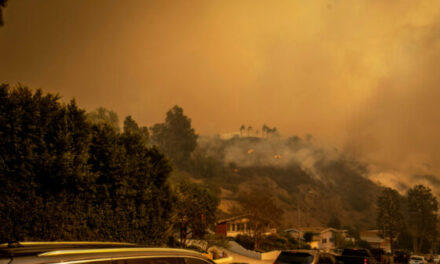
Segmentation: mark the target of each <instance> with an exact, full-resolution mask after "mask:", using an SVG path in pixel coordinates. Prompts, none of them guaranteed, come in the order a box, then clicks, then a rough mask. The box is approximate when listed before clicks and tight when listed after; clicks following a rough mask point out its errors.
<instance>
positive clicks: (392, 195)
mask: <svg viewBox="0 0 440 264" xmlns="http://www.w3.org/2000/svg"><path fill="white" fill-rule="evenodd" d="M403 222H404V220H403V215H402V212H401V210H400V195H399V193H398V192H397V191H396V190H394V189H392V188H385V189H384V190H383V191H382V194H381V195H380V196H379V197H378V199H377V227H378V229H379V231H380V233H381V235H382V236H383V237H384V238H388V239H389V240H390V245H391V252H394V243H395V239H396V238H397V236H398V234H399V232H400V230H402V227H403Z"/></svg>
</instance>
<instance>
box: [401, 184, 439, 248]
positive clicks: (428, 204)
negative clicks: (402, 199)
mask: <svg viewBox="0 0 440 264" xmlns="http://www.w3.org/2000/svg"><path fill="white" fill-rule="evenodd" d="M407 199H408V216H409V219H408V222H409V223H408V224H409V228H410V229H411V230H412V231H413V250H414V252H416V253H419V252H421V250H422V248H423V247H424V243H427V242H430V241H432V240H433V239H434V238H435V237H436V235H437V222H438V220H437V210H438V202H437V198H435V196H434V195H433V194H432V192H431V189H430V188H429V187H425V186H423V185H416V186H414V187H413V188H411V189H409V190H408V192H407Z"/></svg>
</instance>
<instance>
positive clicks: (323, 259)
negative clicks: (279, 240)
mask: <svg viewBox="0 0 440 264" xmlns="http://www.w3.org/2000/svg"><path fill="white" fill-rule="evenodd" d="M274 264H336V258H335V256H333V255H332V254H329V253H324V252H319V251H317V250H283V251H281V253H280V255H278V258H277V259H276V260H275V263H274Z"/></svg>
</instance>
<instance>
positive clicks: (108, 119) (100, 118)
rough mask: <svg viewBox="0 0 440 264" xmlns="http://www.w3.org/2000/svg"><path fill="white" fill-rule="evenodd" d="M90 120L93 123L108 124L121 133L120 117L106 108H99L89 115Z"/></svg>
mask: <svg viewBox="0 0 440 264" xmlns="http://www.w3.org/2000/svg"><path fill="white" fill-rule="evenodd" d="M87 117H88V119H89V120H91V121H92V122H93V123H107V124H109V125H110V126H112V127H113V129H115V130H116V131H117V132H119V117H118V114H116V112H114V111H112V110H108V109H106V108H104V107H98V108H97V109H96V110H94V111H92V112H89V113H88V114H87Z"/></svg>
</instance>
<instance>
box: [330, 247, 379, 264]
mask: <svg viewBox="0 0 440 264" xmlns="http://www.w3.org/2000/svg"><path fill="white" fill-rule="evenodd" d="M337 261H338V263H340V264H376V263H377V261H376V259H375V258H374V256H373V254H371V252H370V250H368V249H364V248H360V249H356V248H354V249H353V248H346V249H344V250H343V251H342V254H341V256H338V257H337Z"/></svg>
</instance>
